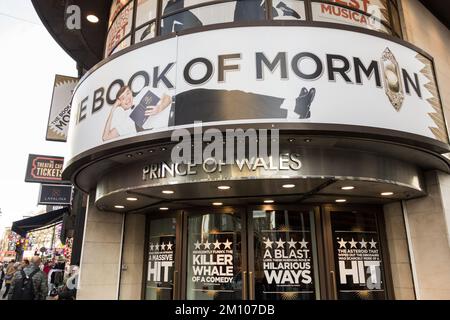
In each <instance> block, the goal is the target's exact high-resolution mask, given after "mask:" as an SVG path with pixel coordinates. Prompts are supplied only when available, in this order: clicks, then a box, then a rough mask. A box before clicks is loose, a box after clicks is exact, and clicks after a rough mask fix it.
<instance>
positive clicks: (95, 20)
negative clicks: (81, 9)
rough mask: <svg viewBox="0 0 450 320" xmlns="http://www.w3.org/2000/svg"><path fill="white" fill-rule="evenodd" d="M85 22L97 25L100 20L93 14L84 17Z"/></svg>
mask: <svg viewBox="0 0 450 320" xmlns="http://www.w3.org/2000/svg"><path fill="white" fill-rule="evenodd" d="M86 19H87V21H89V22H90V23H98V22H99V21H100V20H99V18H98V17H97V16H96V15H93V14H89V15H87V16H86Z"/></svg>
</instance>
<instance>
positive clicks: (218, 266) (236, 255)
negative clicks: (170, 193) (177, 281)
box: [184, 208, 247, 300]
mask: <svg viewBox="0 0 450 320" xmlns="http://www.w3.org/2000/svg"><path fill="white" fill-rule="evenodd" d="M245 218H246V217H245V211H243V210H242V209H237V208H223V209H215V208H206V209H197V210H195V211H192V212H191V211H187V212H186V218H185V223H184V228H185V232H186V233H185V239H186V243H185V248H186V249H185V257H184V260H185V265H186V272H185V276H186V278H185V281H184V283H185V284H186V288H185V290H184V291H185V293H186V297H185V298H186V299H187V300H230V299H239V300H240V299H245V298H246V296H245V293H246V290H245V281H246V279H245V278H244V276H243V271H244V270H246V268H247V259H246V257H247V241H246V231H245V230H246V228H245V220H246V219H245Z"/></svg>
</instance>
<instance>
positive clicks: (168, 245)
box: [167, 241, 173, 251]
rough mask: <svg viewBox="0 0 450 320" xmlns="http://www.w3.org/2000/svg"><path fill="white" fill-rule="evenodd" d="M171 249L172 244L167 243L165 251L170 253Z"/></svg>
mask: <svg viewBox="0 0 450 320" xmlns="http://www.w3.org/2000/svg"><path fill="white" fill-rule="evenodd" d="M172 247H173V244H172V243H171V242H170V241H169V243H168V244H167V250H168V251H172Z"/></svg>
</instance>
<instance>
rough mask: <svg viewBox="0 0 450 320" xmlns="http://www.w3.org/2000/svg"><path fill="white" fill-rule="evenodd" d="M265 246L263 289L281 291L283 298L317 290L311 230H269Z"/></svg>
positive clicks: (267, 291)
mask: <svg viewBox="0 0 450 320" xmlns="http://www.w3.org/2000/svg"><path fill="white" fill-rule="evenodd" d="M262 250H263V257H262V267H263V269H262V270H263V272H264V284H263V285H264V287H265V288H264V289H263V290H264V293H266V294H268V295H271V293H273V294H276V293H281V297H282V298H283V299H284V298H289V299H299V298H300V299H305V298H307V296H309V295H312V294H314V291H313V289H312V288H313V263H312V251H311V239H310V233H309V232H303V233H290V234H289V235H286V232H280V233H276V234H272V235H269V234H267V236H265V237H263V241H262ZM305 295H306V296H305Z"/></svg>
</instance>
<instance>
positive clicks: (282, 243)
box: [275, 238, 286, 249]
mask: <svg viewBox="0 0 450 320" xmlns="http://www.w3.org/2000/svg"><path fill="white" fill-rule="evenodd" d="M275 243H276V244H277V249H278V248H283V246H284V244H285V243H286V242H285V241H282V240H281V238H280V240H278V241H275Z"/></svg>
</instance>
